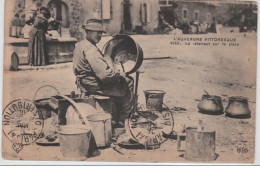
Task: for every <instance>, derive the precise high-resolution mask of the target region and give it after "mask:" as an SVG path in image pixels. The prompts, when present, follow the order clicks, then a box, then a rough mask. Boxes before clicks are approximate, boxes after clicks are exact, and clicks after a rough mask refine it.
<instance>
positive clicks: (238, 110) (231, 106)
mask: <svg viewBox="0 0 260 173" xmlns="http://www.w3.org/2000/svg"><path fill="white" fill-rule="evenodd" d="M225 112H226V115H227V116H229V117H234V118H249V117H250V116H251V115H250V114H251V111H250V109H249V107H248V98H246V97H242V96H233V97H229V101H228V105H227V107H226V109H225Z"/></svg>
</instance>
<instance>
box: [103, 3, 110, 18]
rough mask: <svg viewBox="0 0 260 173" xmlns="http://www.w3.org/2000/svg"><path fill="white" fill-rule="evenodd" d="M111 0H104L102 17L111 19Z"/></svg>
mask: <svg viewBox="0 0 260 173" xmlns="http://www.w3.org/2000/svg"><path fill="white" fill-rule="evenodd" d="M110 5H111V2H110V0H102V19H110Z"/></svg>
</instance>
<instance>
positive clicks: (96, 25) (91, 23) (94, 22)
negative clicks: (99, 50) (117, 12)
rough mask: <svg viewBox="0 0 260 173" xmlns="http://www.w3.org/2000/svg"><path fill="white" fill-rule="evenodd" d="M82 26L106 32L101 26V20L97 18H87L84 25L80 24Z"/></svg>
mask: <svg viewBox="0 0 260 173" xmlns="http://www.w3.org/2000/svg"><path fill="white" fill-rule="evenodd" d="M82 28H83V29H85V30H90V31H101V32H105V33H106V31H105V30H104V28H103V23H102V20H99V19H89V20H88V21H87V23H86V25H82Z"/></svg>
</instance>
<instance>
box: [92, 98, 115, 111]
mask: <svg viewBox="0 0 260 173" xmlns="http://www.w3.org/2000/svg"><path fill="white" fill-rule="evenodd" d="M92 97H93V98H94V99H95V101H96V102H97V103H98V104H96V107H97V110H103V111H104V112H105V113H108V114H112V101H111V98H110V97H107V96H98V95H93V96H92Z"/></svg>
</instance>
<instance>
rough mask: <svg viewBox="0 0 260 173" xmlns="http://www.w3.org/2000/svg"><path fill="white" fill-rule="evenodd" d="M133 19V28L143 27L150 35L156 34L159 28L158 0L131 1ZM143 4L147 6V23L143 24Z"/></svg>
mask: <svg viewBox="0 0 260 173" xmlns="http://www.w3.org/2000/svg"><path fill="white" fill-rule="evenodd" d="M130 2H131V4H132V6H131V19H132V26H133V27H132V28H133V29H135V26H142V27H143V30H144V31H146V32H147V33H148V34H151V33H154V32H155V30H156V29H157V28H158V11H159V3H158V0H131V1H130ZM141 4H146V6H147V13H148V14H147V15H148V16H147V18H148V19H147V22H142V20H141V18H142V17H141V14H140V8H141ZM143 15H144V12H143Z"/></svg>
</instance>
